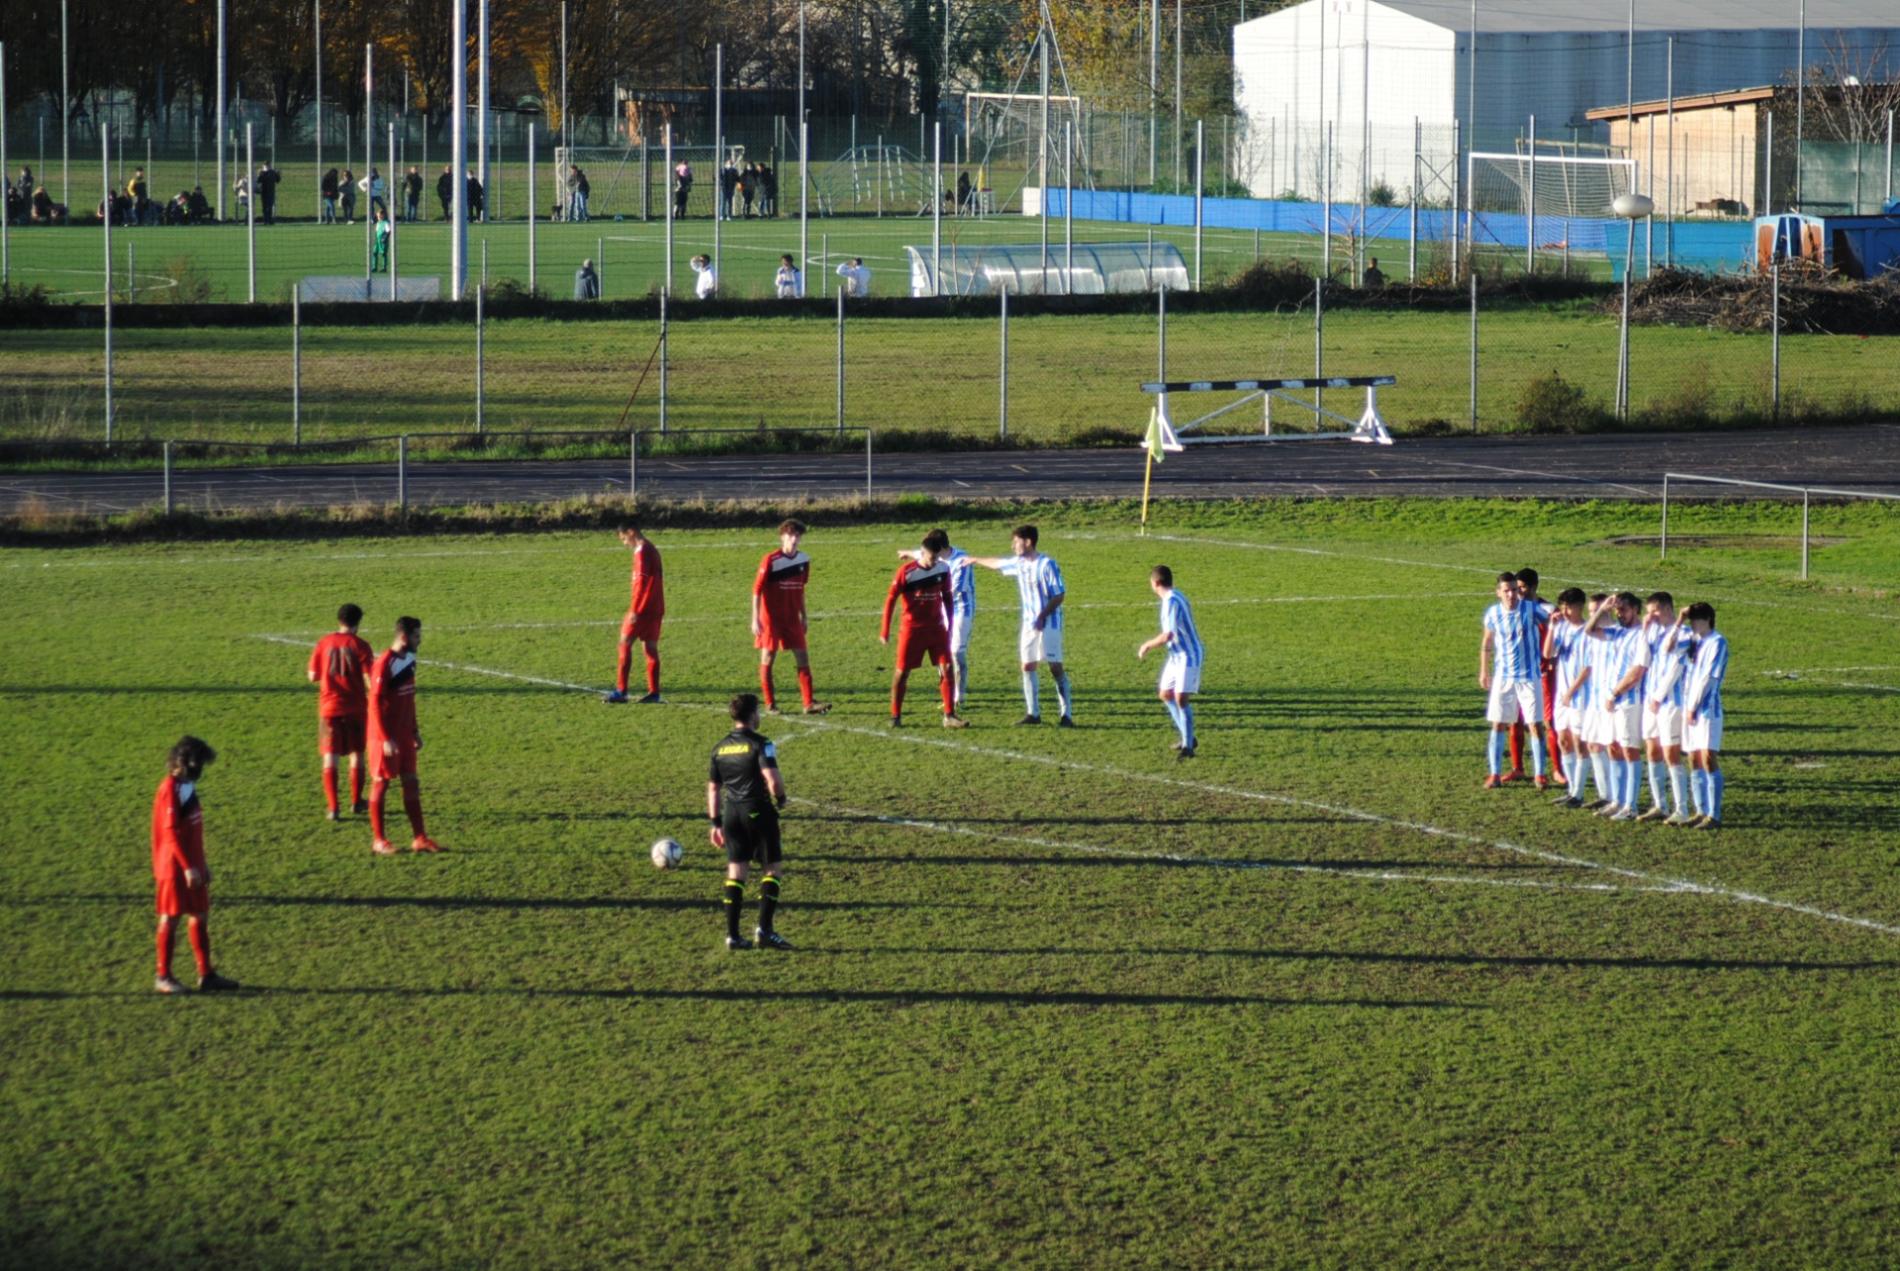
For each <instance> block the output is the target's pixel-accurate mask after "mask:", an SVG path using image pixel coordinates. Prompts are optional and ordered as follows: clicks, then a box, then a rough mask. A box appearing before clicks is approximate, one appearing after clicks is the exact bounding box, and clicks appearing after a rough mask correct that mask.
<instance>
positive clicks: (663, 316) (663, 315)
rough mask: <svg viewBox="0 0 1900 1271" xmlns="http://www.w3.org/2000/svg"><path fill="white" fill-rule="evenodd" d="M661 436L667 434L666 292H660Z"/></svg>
mask: <svg viewBox="0 0 1900 1271" xmlns="http://www.w3.org/2000/svg"><path fill="white" fill-rule="evenodd" d="M660 436H662V437H664V436H666V293H665V292H664V291H662V292H661V293H660Z"/></svg>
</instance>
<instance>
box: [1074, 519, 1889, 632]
mask: <svg viewBox="0 0 1900 1271" xmlns="http://www.w3.org/2000/svg"><path fill="white" fill-rule="evenodd" d="M1068 537H1070V538H1077V539H1083V540H1086V541H1089V542H1098V541H1101V540H1103V539H1105V538H1108V537H1110V536H1108V535H1103V534H1094V533H1071V534H1069V535H1068ZM1146 537H1147V538H1149V539H1151V540H1153V541H1154V542H1158V543H1190V544H1192V543H1198V544H1200V545H1201V546H1203V547H1238V548H1245V549H1249V550H1252V551H1256V552H1287V553H1291V554H1293V555H1297V556H1331V557H1337V558H1338V559H1340V560H1361V561H1372V562H1374V563H1375V564H1380V565H1406V566H1410V567H1411V568H1414V569H1455V570H1458V571H1459V572H1461V573H1467V574H1490V575H1492V576H1493V577H1496V575H1497V571H1496V570H1493V569H1488V568H1486V567H1485V566H1483V565H1459V564H1455V563H1453V562H1451V561H1439V560H1407V559H1405V558H1403V557H1399V556H1370V555H1367V554H1365V553H1363V552H1340V551H1330V550H1328V549H1326V548H1324V547H1293V546H1291V545H1289V544H1286V543H1249V542H1244V541H1241V540H1239V539H1222V538H1199V537H1196V536H1194V535H1191V534H1149V535H1147V536H1146ZM1574 581H1576V582H1579V583H1584V584H1586V585H1588V586H1591V587H1602V588H1605V589H1609V588H1612V587H1621V586H1622V585H1623V584H1622V583H1619V582H1605V581H1604V580H1602V579H1599V578H1577V579H1575V580H1574ZM1710 594H1712V595H1714V596H1715V597H1716V599H1718V600H1720V601H1721V602H1722V603H1723V604H1725V605H1755V606H1757V607H1759V608H1763V609H1793V610H1797V611H1798V612H1801V613H1826V614H1835V615H1839V616H1841V617H1848V618H1875V619H1878V620H1879V621H1881V622H1900V614H1889V613H1876V612H1874V611H1872V610H1868V609H1830V608H1824V607H1822V606H1819V605H1797V604H1790V603H1788V602H1787V601H1783V600H1751V599H1749V598H1747V597H1743V596H1725V595H1723V594H1722V593H1720V592H1713V593H1710Z"/></svg>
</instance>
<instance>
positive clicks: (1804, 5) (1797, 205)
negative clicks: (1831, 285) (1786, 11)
mask: <svg viewBox="0 0 1900 1271" xmlns="http://www.w3.org/2000/svg"><path fill="white" fill-rule="evenodd" d="M1794 64H1795V65H1794V210H1795V211H1797V212H1799V211H1800V210H1801V122H1802V114H1803V111H1804V108H1805V107H1806V105H1807V94H1808V0H1801V27H1800V31H1799V33H1798V34H1797V35H1796V36H1795V54H1794Z"/></svg>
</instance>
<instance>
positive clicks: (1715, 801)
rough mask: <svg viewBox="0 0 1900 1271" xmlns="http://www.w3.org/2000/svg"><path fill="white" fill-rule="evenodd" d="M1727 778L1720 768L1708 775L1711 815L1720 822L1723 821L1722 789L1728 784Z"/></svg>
mask: <svg viewBox="0 0 1900 1271" xmlns="http://www.w3.org/2000/svg"><path fill="white" fill-rule="evenodd" d="M1725 776H1726V774H1725V773H1723V771H1722V770H1721V769H1720V768H1717V769H1716V770H1715V771H1714V772H1711V773H1709V774H1708V782H1709V815H1710V816H1712V817H1714V818H1715V819H1716V820H1718V821H1719V820H1721V819H1722V787H1723V786H1724V785H1725V784H1727V783H1726V781H1725V780H1724V778H1725Z"/></svg>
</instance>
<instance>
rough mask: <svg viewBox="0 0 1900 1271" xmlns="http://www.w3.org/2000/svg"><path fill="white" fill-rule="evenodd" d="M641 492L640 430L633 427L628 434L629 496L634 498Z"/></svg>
mask: <svg viewBox="0 0 1900 1271" xmlns="http://www.w3.org/2000/svg"><path fill="white" fill-rule="evenodd" d="M639 492H640V430H639V429H638V428H635V429H633V430H632V431H631V432H629V433H628V434H627V497H628V498H630V499H631V498H633V497H634V496H635V495H637V494H638V493H639Z"/></svg>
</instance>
